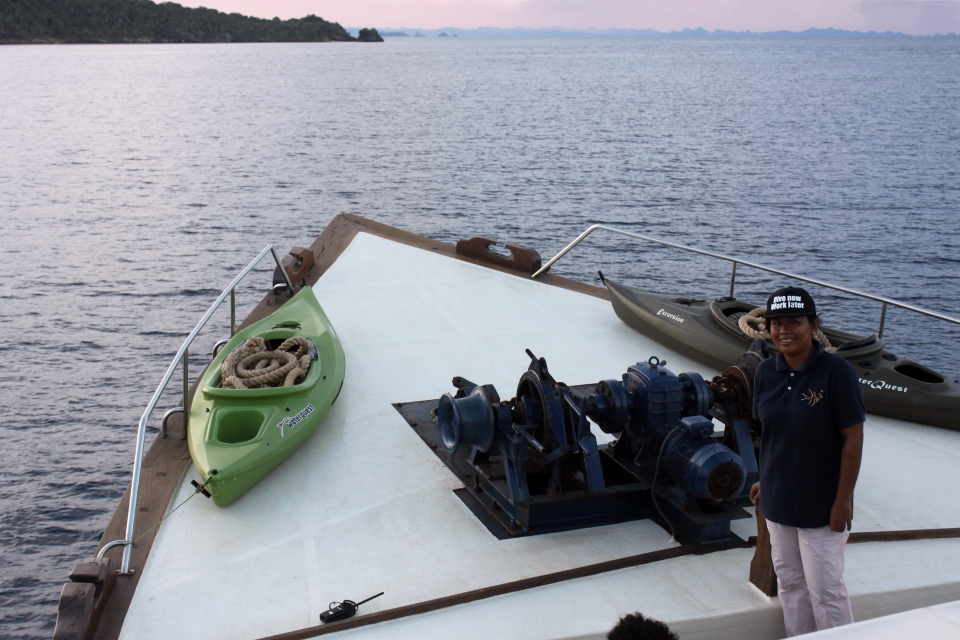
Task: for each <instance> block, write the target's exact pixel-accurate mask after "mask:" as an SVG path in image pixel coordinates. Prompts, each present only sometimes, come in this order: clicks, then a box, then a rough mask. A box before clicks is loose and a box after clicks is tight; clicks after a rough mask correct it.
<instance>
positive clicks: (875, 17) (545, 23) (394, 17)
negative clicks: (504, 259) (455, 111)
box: [182, 0, 960, 35]
mask: <svg viewBox="0 0 960 640" xmlns="http://www.w3.org/2000/svg"><path fill="white" fill-rule="evenodd" d="M182 4H184V5H185V6H190V7H197V6H206V7H210V8H213V9H219V10H221V11H227V12H234V11H236V12H239V13H243V14H246V15H254V16H259V17H263V18H272V17H274V16H279V17H280V18H283V19H286V18H300V17H303V16H305V15H307V14H309V13H313V14H316V15H318V16H320V17H322V18H324V19H326V20H331V21H334V22H339V23H340V24H341V25H343V26H345V27H377V28H379V29H384V28H399V27H407V28H421V29H436V28H441V27H459V28H461V29H472V28H475V27H480V26H487V27H508V28H509V27H529V28H541V27H563V28H581V29H582V28H594V29H607V28H610V27H619V28H631V29H646V28H651V29H657V30H660V31H671V30H674V29H683V28H685V27H690V28H696V27H703V28H705V29H708V30H711V31H712V30H714V29H730V30H734V31H744V30H748V29H749V30H751V31H774V30H779V29H786V30H790V31H802V30H804V29H808V28H810V27H821V28H826V27H834V28H837V29H853V30H858V31H871V30H876V31H888V30H889V31H902V32H904V33H912V34H918V35H920V34H922V35H930V34H934V33H948V32H960V0H271V1H270V2H267V1H265V0H199V1H198V0H185V1H182Z"/></svg>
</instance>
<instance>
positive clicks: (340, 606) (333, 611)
mask: <svg viewBox="0 0 960 640" xmlns="http://www.w3.org/2000/svg"><path fill="white" fill-rule="evenodd" d="M382 595H383V591H381V592H380V593H378V594H377V595H375V596H370V597H369V598H367V599H366V600H361V601H360V602H354V601H353V600H344V601H343V602H331V603H330V608H329V609H327V610H326V611H324V612H323V613H321V614H320V622H323V623H324V624H326V623H327V622H336V621H337V620H346V619H347V618H350V617H352V616H353V614H355V613H356V612H357V609H359V608H360V605H362V604H363V603H364V602H370V601H371V600H373V599H374V598H379V597H380V596H382Z"/></svg>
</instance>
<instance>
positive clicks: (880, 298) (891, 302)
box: [530, 224, 960, 338]
mask: <svg viewBox="0 0 960 640" xmlns="http://www.w3.org/2000/svg"><path fill="white" fill-rule="evenodd" d="M594 231H610V232H611V233H619V234H620V235H622V236H627V237H629V238H636V239H637V240H645V241H647V242H653V243H655V244H660V245H663V246H665V247H672V248H674V249H682V250H683V251H690V252H691V253H699V254H700V255H702V256H709V257H711V258H718V259H720V260H726V261H727V262H730V263H732V264H733V266H732V268H731V269H730V297H731V298H732V297H733V290H734V286H735V284H736V279H737V265H738V264H742V265H744V266H746V267H752V268H754V269H759V270H761V271H766V272H768V273H775V274H776V275H778V276H784V277H786V278H793V279H794V280H800V281H801V282H808V283H810V284H815V285H817V286H819V287H826V288H827V289H833V290H834V291H840V292H842V293H848V294H850V295H853V296H858V297H860V298H866V299H867V300H874V301H876V302H880V303H882V304H883V306H882V307H881V309H880V328H879V329H878V330H877V337H878V338H882V337H883V325H884V322H886V318H887V305H891V306H894V307H899V308H901V309H906V310H907V311H913V312H914V313H920V314H923V315H925V316H930V317H931V318H936V319H938V320H945V321H946V322H952V323H953V324H957V325H960V320H958V319H957V318H953V317H950V316H948V315H944V314H942V313H937V312H936V311H930V310H928V309H921V308H920V307H915V306H913V305H910V304H907V303H905V302H900V301H899V300H893V299H891V298H885V297H883V296H875V295H872V294H869V293H863V292H862V291H857V290H856V289H849V288H847V287H841V286H838V285H835V284H830V283H829V282H821V281H820V280H814V279H813V278H805V277H803V276H798V275H796V274H795V273H790V272H788V271H781V270H780V269H774V268H772V267H767V266H764V265H762V264H757V263H755V262H749V261H747V260H741V259H740V258H731V257H730V256H725V255H723V254H721V253H714V252H712V251H704V250H703V249H696V248H694V247H687V246H685V245H682V244H676V243H674V242H667V241H666V240H660V239H659V238H651V237H650V236H642V235H640V234H638V233H631V232H630V231H623V230H622V229H614V228H613V227H607V226H604V225H602V224H594V225H591V226H590V227H589V228H588V229H587V230H586V231H584V232H583V233H581V234H580V235H579V236H577V238H576V240H574V241H573V242H571V243H570V244H568V245H567V246H566V247H564V248H563V249H562V250H561V251H560V253H558V254H557V255H555V256H553V257H552V258H550V260H549V261H547V264H545V265H543V267H541V268H540V269H539V270H538V271H537V272H536V273H534V274H533V275H532V276H530V277H531V278H536V277H537V276H539V275H541V274H542V273H544V272H545V271H546V270H547V269H549V268H550V267H551V266H553V264H554V263H555V262H556V261H557V260H559V259H560V258H562V257H563V256H565V255H566V254H567V252H568V251H570V250H571V249H573V248H574V247H575V246H577V245H578V244H580V242H582V241H583V240H584V239H585V238H586V237H587V236H589V235H590V234H591V233H593V232H594Z"/></svg>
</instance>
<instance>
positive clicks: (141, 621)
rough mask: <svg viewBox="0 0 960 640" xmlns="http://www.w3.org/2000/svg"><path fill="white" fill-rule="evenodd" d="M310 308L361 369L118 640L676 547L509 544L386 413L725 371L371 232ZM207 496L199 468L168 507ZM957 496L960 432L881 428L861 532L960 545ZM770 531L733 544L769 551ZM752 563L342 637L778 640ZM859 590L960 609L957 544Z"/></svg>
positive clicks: (605, 317) (866, 603) (446, 614)
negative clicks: (641, 374)
mask: <svg viewBox="0 0 960 640" xmlns="http://www.w3.org/2000/svg"><path fill="white" fill-rule="evenodd" d="M314 290H315V292H316V294H317V296H318V298H319V300H320V303H321V305H323V307H324V309H325V311H326V312H327V315H328V316H329V317H330V320H331V322H332V323H333V325H334V327H335V328H336V330H337V332H338V334H339V336H340V339H341V341H342V343H343V349H344V352H345V354H346V358H347V373H346V379H345V381H344V385H343V391H342V392H341V394H340V398H339V399H338V400H337V403H336V405H335V406H334V408H333V409H332V411H331V412H330V414H329V415H328V416H327V418H326V419H325V420H324V422H323V423H322V424H321V425H320V427H318V429H317V431H316V432H315V433H314V434H313V435H312V436H311V437H310V438H309V439H308V440H307V442H306V443H305V444H304V445H303V446H302V447H301V448H300V449H299V450H298V451H297V452H296V453H294V454H293V455H292V456H291V457H290V458H289V459H288V460H287V461H286V462H284V463H283V464H282V465H281V466H280V467H279V468H277V469H276V470H275V471H273V472H272V473H271V474H270V475H269V476H267V477H266V478H265V479H264V480H262V481H261V482H260V483H259V484H258V485H257V486H256V487H254V488H253V489H252V490H251V491H250V492H248V493H247V494H246V495H245V496H244V497H242V498H241V499H240V500H238V501H237V502H236V503H234V504H233V505H231V506H230V507H228V508H226V509H219V508H217V507H216V506H214V505H213V504H212V503H211V502H210V501H207V500H203V499H202V498H195V499H193V500H191V501H190V502H189V503H187V504H186V506H184V507H183V508H181V509H180V510H179V511H178V512H176V513H175V514H173V516H171V517H170V518H169V519H168V520H167V521H166V522H164V524H163V525H162V527H161V528H160V531H159V534H158V536H157V539H156V541H155V543H154V546H153V550H152V552H151V554H150V558H149V560H148V562H147V564H146V567H145V568H144V571H143V575H142V577H141V579H140V583H139V586H138V588H137V591H136V594H135V596H134V599H133V603H132V604H131V607H130V611H129V613H128V615H127V618H126V621H125V623H124V627H123V632H122V637H123V638H125V639H127V640H139V639H152V638H173V637H176V638H182V639H190V638H197V639H202V640H216V639H218V638H231V639H245V638H251V639H253V638H260V637H263V636H268V635H271V634H277V633H281V632H285V631H293V630H296V629H300V628H303V627H308V626H313V625H316V624H318V623H319V619H318V616H319V613H320V612H321V611H323V610H324V609H326V608H327V604H328V603H329V602H330V601H332V600H342V599H345V598H349V599H353V600H359V599H361V598H364V597H367V596H369V595H373V594H374V593H377V592H378V591H385V592H386V595H384V596H382V597H380V598H378V599H377V600H374V601H372V602H370V603H369V604H367V605H364V606H363V607H362V608H361V614H362V613H369V612H373V611H378V610H383V609H389V608H393V607H397V606H401V605H405V604H411V603H415V602H420V601H424V600H429V599H432V598H437V597H440V596H445V595H452V594H456V593H460V592H463V591H468V590H472V589H477V588H480V587H483V586H489V585H493V584H499V583H503V582H509V581H513V580H518V579H521V578H526V577H531V576H535V575H541V574H545V573H551V572H555V571H559V570H563V569H568V568H572V567H576V566H582V565H587V564H593V563H596V562H601V561H604V560H610V559H613V558H618V557H623V556H628V555H634V554H639V553H644V552H647V551H653V550H656V549H662V548H665V547H667V546H668V545H669V541H668V538H669V535H668V534H667V533H666V532H664V531H663V530H662V529H660V528H659V527H657V526H656V525H654V524H652V523H651V522H649V521H639V522H632V523H625V524H621V525H614V526H609V527H600V528H593V529H584V530H580V531H574V532H567V533H560V534H552V535H542V536H532V537H527V538H521V539H516V540H504V541H500V540H497V539H496V538H495V537H493V535H491V534H490V533H489V532H488V531H487V530H486V528H485V527H484V526H483V525H482V524H481V523H480V522H479V521H477V520H476V518H475V517H474V516H473V515H472V514H471V513H470V512H469V511H468V510H467V509H466V507H464V506H463V504H462V503H461V501H460V500H459V499H458V498H457V497H456V496H455V495H454V494H453V492H452V490H453V489H454V488H456V487H458V486H459V482H458V481H457V480H456V479H455V478H454V477H453V475H452V474H450V473H449V472H448V471H447V469H446V467H444V466H443V464H442V463H441V462H440V461H439V459H437V457H436V456H435V455H434V454H433V452H432V451H431V450H430V449H429V447H427V446H426V445H425V444H424V443H423V442H422V440H421V439H420V438H419V436H417V434H416V433H415V432H414V431H413V430H412V429H411V428H410V427H409V426H408V425H407V423H406V422H405V421H404V420H403V418H401V417H400V415H399V414H398V413H397V411H396V410H395V409H394V408H393V407H392V406H391V405H392V403H394V402H404V401H416V400H425V399H429V398H438V397H439V396H440V395H441V394H442V393H444V392H446V391H448V390H450V389H451V386H450V379H451V378H452V377H453V376H454V375H461V376H463V377H465V378H468V379H470V380H473V381H474V382H477V383H493V384H495V385H496V387H497V389H498V391H500V393H501V396H503V397H504V398H509V397H510V396H512V395H513V393H514V391H515V389H516V387H515V385H516V382H517V380H518V378H519V376H520V374H521V373H522V372H523V371H524V370H525V369H526V367H527V365H528V364H529V359H528V358H527V356H526V355H525V354H524V349H525V348H530V349H531V350H532V351H534V353H536V354H537V355H538V356H544V357H546V358H547V361H548V364H549V365H550V370H551V372H552V373H553V374H554V375H555V376H556V378H557V379H558V380H563V381H565V382H567V383H569V384H583V383H591V382H596V381H598V380H600V379H604V378H611V377H619V376H620V374H621V373H623V372H624V371H625V370H626V367H627V366H628V365H630V364H632V363H634V362H637V361H638V360H645V359H647V358H648V357H650V356H651V355H657V356H659V357H660V358H666V360H667V361H668V363H669V364H668V368H670V369H671V370H672V371H673V372H674V373H680V372H682V371H688V370H695V371H700V372H701V373H702V374H703V375H704V377H709V376H712V375H714V374H715V373H716V372H715V371H713V370H711V369H709V368H707V367H704V366H703V365H700V364H698V363H695V362H693V361H691V360H689V359H688V358H685V357H683V356H680V355H678V354H676V353H673V352H671V351H670V350H668V349H666V348H664V347H661V346H657V345H656V344H655V343H654V342H653V341H651V340H649V339H648V338H646V337H644V336H642V335H640V334H638V333H636V332H634V331H633V330H632V329H630V328H629V327H627V326H626V325H625V324H623V323H622V322H621V321H620V320H619V319H618V318H617V316H616V315H615V314H614V313H613V310H612V309H611V307H610V304H609V303H608V302H606V301H603V300H600V299H597V298H593V297H591V296H586V295H582V294H578V293H574V292H571V291H567V290H564V289H559V288H556V287H551V286H548V285H543V284H540V283H536V282H531V281H527V280H523V279H520V278H517V277H515V276H510V275H507V274H503V273H499V272H496V271H493V270H490V269H485V268H482V267H478V266H475V265H471V264H468V263H465V262H461V261H457V260H451V259H449V258H445V257H443V256H439V255H436V254H433V253H431V252H428V251H423V250H419V249H415V248H411V247H408V246H405V245H401V244H397V243H393V242H390V241H387V240H383V239H381V238H378V237H375V236H371V235H368V234H362V233H361V234H359V235H358V236H357V237H356V238H355V239H354V241H353V242H352V243H351V245H350V246H349V247H348V248H347V249H346V250H345V251H344V253H343V255H342V256H341V257H340V258H339V259H338V260H337V262H336V263H335V264H334V265H333V266H332V267H331V268H330V269H329V270H328V271H327V273H326V274H324V276H323V277H322V278H321V279H320V281H319V282H318V283H317V285H316V286H315V287H314ZM677 293H683V292H677ZM594 432H595V433H597V435H598V439H599V440H600V441H601V442H604V441H605V440H606V438H605V437H604V434H602V433H600V432H599V430H598V429H596V428H595V429H594ZM197 477H198V476H197V474H196V471H195V470H194V469H193V468H192V467H191V468H190V469H189V470H188V472H187V474H186V475H185V477H184V479H183V481H182V483H181V486H180V489H179V491H178V492H177V493H176V494H175V495H174V498H173V503H172V504H176V503H179V502H180V501H181V500H183V499H184V498H186V497H187V496H188V495H189V494H190V493H191V492H192V487H190V485H189V480H190V479H192V478H197ZM957 486H960V433H957V432H952V431H947V430H943V429H937V428H934V427H926V426H920V425H915V424H909V423H905V422H901V421H897V420H893V419H887V418H880V417H876V416H872V415H871V416H868V420H867V424H866V442H865V447H864V461H863V470H862V472H861V476H860V482H859V483H858V485H857V495H856V505H855V507H856V519H855V521H854V524H855V526H856V530H859V531H866V530H877V531H881V530H893V529H922V528H934V527H960V493H958V492H957V491H956V489H955V488H956V487H957ZM753 523H754V521H753V520H752V519H751V520H748V521H740V522H738V523H735V524H734V530H735V531H736V532H737V533H738V534H739V535H741V536H747V535H753V534H754V533H755V525H754V524H753ZM751 557H752V550H750V549H748V550H734V551H727V552H722V553H715V554H710V555H707V556H693V557H684V558H679V559H675V560H670V561H665V562H661V563H657V564H653V565H648V566H644V567H637V568H634V569H625V570H621V571H616V572H612V573H608V574H603V575H600V576H595V577H592V578H584V579H580V580H574V581H570V582H567V583H563V584H558V585H553V586H549V587H543V588H539V589H534V590H530V591H527V592H522V593H518V594H512V595H508V596H502V597H498V598H492V599H489V600H486V601H480V602H476V603H472V604H468V605H462V606H459V607H454V608H451V609H447V610H443V611H438V612H434V613H431V614H426V615H421V616H418V617H416V618H411V619H405V620H400V621H394V622H389V623H384V624H381V625H375V626H371V627H366V628H361V629H356V630H353V631H346V632H342V633H340V634H337V635H338V636H340V637H344V638H347V637H349V638H351V639H352V638H357V637H363V638H375V637H390V638H411V639H413V638H418V639H420V638H438V639H439V638H452V637H456V638H477V639H478V640H479V639H481V638H493V637H496V638H511V639H512V638H516V639H518V640H519V639H524V640H529V639H534V638H544V639H546V638H580V637H583V638H601V637H602V636H603V634H605V633H606V631H608V630H609V629H610V627H611V626H612V625H613V624H614V623H615V622H616V619H617V618H618V617H619V616H620V615H622V614H624V613H629V612H631V611H635V610H640V611H642V612H643V613H645V614H648V615H652V616H654V617H657V618H660V619H663V620H664V621H666V622H667V623H668V624H669V625H670V626H671V628H673V629H674V630H676V631H678V632H680V634H681V637H682V638H701V637H702V638H723V637H730V638H741V637H752V638H777V637H782V634H783V625H782V622H781V621H780V610H779V605H778V603H777V600H776V599H773V600H771V599H769V598H767V597H765V596H764V595H762V594H761V593H760V592H759V591H757V590H756V589H755V588H754V587H753V586H752V585H750V584H749V582H748V580H747V577H748V572H749V562H750V558H751ZM847 580H848V586H849V588H850V591H851V594H852V596H853V600H854V614H855V615H856V616H857V617H858V619H864V618H871V617H876V616H879V615H886V614H889V613H895V612H898V611H903V610H905V609H909V608H915V607H922V606H929V605H934V604H939V603H942V602H947V601H951V600H956V599H960V540H942V541H917V542H899V543H872V544H859V545H851V546H849V547H848V551H847Z"/></svg>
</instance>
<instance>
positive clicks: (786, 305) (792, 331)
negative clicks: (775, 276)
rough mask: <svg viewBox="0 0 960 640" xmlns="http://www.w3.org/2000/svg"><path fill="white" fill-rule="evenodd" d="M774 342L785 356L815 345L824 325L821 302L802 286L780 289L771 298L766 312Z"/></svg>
mask: <svg viewBox="0 0 960 640" xmlns="http://www.w3.org/2000/svg"><path fill="white" fill-rule="evenodd" d="M763 317H764V320H765V321H766V324H767V331H769V332H770V338H771V339H772V340H773V344H774V345H775V346H776V347H777V349H779V350H780V352H781V353H783V354H784V355H785V356H791V355H798V354H803V353H806V352H807V351H808V350H809V349H812V348H813V340H814V336H815V335H816V334H817V329H818V328H819V327H820V320H819V319H818V318H817V305H816V304H815V303H814V301H813V298H811V297H810V294H809V293H807V292H806V291H805V290H804V289H801V288H800V287H785V288H783V289H777V290H776V291H774V292H773V294H772V295H771V296H770V298H769V299H768V300H767V312H766V313H765V314H763Z"/></svg>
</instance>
